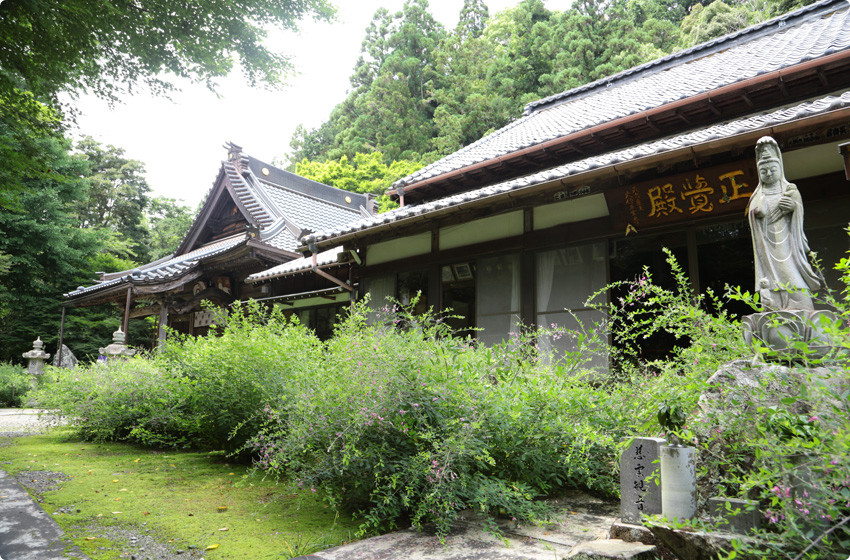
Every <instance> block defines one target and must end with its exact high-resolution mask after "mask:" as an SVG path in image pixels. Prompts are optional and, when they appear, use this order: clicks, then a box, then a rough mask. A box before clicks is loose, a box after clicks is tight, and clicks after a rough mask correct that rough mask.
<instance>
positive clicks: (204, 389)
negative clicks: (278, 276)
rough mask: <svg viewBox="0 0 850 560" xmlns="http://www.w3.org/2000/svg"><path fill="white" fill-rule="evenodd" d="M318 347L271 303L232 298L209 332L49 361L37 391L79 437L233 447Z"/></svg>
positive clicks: (303, 371)
mask: <svg viewBox="0 0 850 560" xmlns="http://www.w3.org/2000/svg"><path fill="white" fill-rule="evenodd" d="M319 348H320V342H319V341H318V339H317V338H316V337H315V335H314V334H313V333H312V332H310V331H309V330H308V329H306V328H304V327H302V326H301V325H299V324H298V323H297V321H294V322H290V321H287V320H286V319H285V318H284V317H283V315H282V313H281V312H280V310H268V309H265V308H262V307H259V306H257V305H253V304H251V305H244V306H235V307H234V309H233V311H232V312H231V313H230V314H229V316H228V320H227V324H226V326H224V327H221V328H219V329H218V330H216V331H214V332H213V333H212V334H211V336H208V337H198V338H194V337H180V336H176V335H175V336H172V337H171V338H170V340H169V341H168V342H167V343H166V345H165V347H164V348H163V350H162V352H161V353H158V354H156V355H153V356H138V357H134V358H131V359H129V360H119V361H113V362H109V363H102V362H96V363H93V364H91V365H88V366H82V367H78V368H77V369H74V370H58V372H57V375H59V379H58V383H56V384H50V386H48V387H45V388H44V389H43V390H42V391H41V392H40V397H39V398H40V399H41V402H42V404H43V406H45V407H51V408H57V409H59V410H60V411H61V412H62V414H64V415H65V416H67V417H69V418H70V419H71V420H72V423H73V425H75V426H76V427H77V429H78V430H79V432H80V435H81V436H83V437H84V438H86V439H90V440H94V441H106V440H127V441H135V442H138V443H142V444H146V445H183V446H195V447H205V448H211V449H223V450H226V451H233V450H236V449H239V448H241V447H242V445H243V443H244V441H245V440H246V439H247V438H248V437H249V436H252V435H253V434H254V433H256V431H257V430H258V429H259V425H260V423H261V422H262V412H263V409H264V407H266V406H267V405H269V404H270V403H272V402H281V401H283V402H285V401H286V400H287V397H286V395H287V394H288V392H291V391H292V390H293V387H297V386H299V385H300V383H301V378H303V377H309V375H310V372H311V371H312V370H313V369H314V368H315V367H316V366H315V365H314V362H315V360H317V359H318V357H319V356H320V355H321V352H320V351H319V352H317V351H316V350H317V349H319Z"/></svg>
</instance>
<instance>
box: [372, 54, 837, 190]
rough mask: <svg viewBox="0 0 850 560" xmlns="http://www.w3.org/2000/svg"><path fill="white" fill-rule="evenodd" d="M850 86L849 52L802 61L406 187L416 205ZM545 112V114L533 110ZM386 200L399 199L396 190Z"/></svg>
mask: <svg viewBox="0 0 850 560" xmlns="http://www.w3.org/2000/svg"><path fill="white" fill-rule="evenodd" d="M848 85H850V50H845V51H841V52H838V53H834V54H832V55H828V56H824V57H820V58H817V59H814V60H810V61H806V62H803V63H800V64H797V65H794V66H790V67H788V68H784V69H782V70H777V71H774V72H769V73H765V74H762V75H760V76H756V77H754V78H750V79H748V80H743V81H740V82H737V83H735V84H731V85H728V86H725V87H721V88H717V89H715V90H713V91H711V92H705V93H701V94H699V95H695V96H692V97H689V98H686V99H681V100H678V101H675V102H672V103H667V104H664V105H661V106H659V107H655V108H653V109H649V110H646V111H641V112H638V113H634V114H631V115H628V116H625V117H622V118H619V119H614V120H612V121H608V122H605V123H602V124H599V125H597V126H594V127H590V128H587V129H584V130H580V131H577V132H574V133H572V134H567V135H565V136H562V137H560V138H556V139H553V140H550V141H548V142H543V143H541V144H538V145H536V146H531V147H529V148H525V149H523V150H518V151H516V152H513V153H510V154H506V155H504V156H500V157H497V158H493V159H490V160H487V161H483V162H480V163H476V164H473V165H470V166H467V167H464V168H461V169H457V170H454V171H450V172H448V173H443V174H441V175H437V176H435V177H430V178H428V179H424V180H422V181H419V182H416V183H412V184H410V185H405V187H404V191H405V201H406V202H407V203H416V202H419V201H422V200H425V199H428V200H430V199H434V198H440V197H442V196H446V195H448V194H454V193H457V192H462V191H464V190H469V189H472V188H475V187H478V186H481V185H482V184H487V183H493V182H497V181H498V182H501V181H505V180H508V179H513V178H516V177H521V176H523V175H527V174H528V173H530V172H532V171H536V170H538V169H541V168H547V167H554V166H557V165H562V164H565V163H569V162H570V161H575V160H577V159H581V158H584V157H587V156H590V155H594V154H599V153H604V152H608V151H611V150H614V149H620V148H625V147H628V146H632V145H636V144H641V143H643V142H647V141H649V140H653V139H657V138H660V137H663V136H667V135H672V134H677V133H681V132H684V131H687V130H690V129H693V128H699V127H702V126H707V125H710V124H714V123H717V122H721V121H723V120H728V119H732V118H735V117H740V116H742V115H745V114H748V113H753V112H757V111H761V110H766V109H770V108H774V107H777V106H780V105H784V104H786V103H791V102H795V101H799V100H804V99H807V98H809V97H812V96H814V95H819V94H823V93H825V91H835V90H838V89H841V88H844V87H847V86H848ZM538 110H541V111H542V110H545V109H538ZM386 194H388V195H390V196H391V197H394V198H395V199H398V196H397V194H396V191H395V189H390V190H388V191H387V193H386Z"/></svg>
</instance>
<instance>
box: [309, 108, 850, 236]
mask: <svg viewBox="0 0 850 560" xmlns="http://www.w3.org/2000/svg"><path fill="white" fill-rule="evenodd" d="M847 107H850V91H845V92H839V93H836V94H835V95H831V96H827V97H823V98H819V99H815V100H809V101H806V102H803V103H798V104H794V105H791V106H788V107H783V108H780V109H776V110H773V111H769V112H763V113H758V114H755V115H750V116H748V117H745V118H741V119H735V120H731V121H727V122H724V123H720V124H716V125H712V126H708V127H704V128H699V129H696V130H693V131H690V132H687V133H684V134H678V135H674V136H669V137H667V138H662V139H659V140H654V141H651V142H646V143H644V144H639V145H637V146H632V147H629V148H624V149H621V150H615V151H612V152H608V153H605V154H600V155H596V156H592V157H588V158H585V159H582V160H578V161H574V162H570V163H567V164H565V165H561V166H558V167H553V168H551V169H547V170H544V171H540V172H537V173H533V174H531V175H527V176H525V177H520V178H518V179H512V180H510V181H505V182H502V183H498V184H495V185H491V186H487V187H484V188H480V189H476V190H471V191H467V192H463V193H460V194H456V195H453V196H448V197H445V198H441V199H438V200H434V201H431V202H427V203H423V204H415V205H410V206H405V207H403V208H397V209H395V210H392V211H390V212H385V213H383V214H378V215H376V216H373V217H371V218H367V219H362V220H358V221H356V222H352V223H350V224H346V225H345V226H343V227H338V228H333V229H328V230H325V231H320V232H316V233H315V234H313V235H310V236H306V237H305V238H304V239H302V243H303V244H304V245H306V244H307V243H309V242H310V241H316V242H323V241H329V240H332V239H333V238H335V237H340V236H343V235H347V234H351V233H355V232H359V231H363V230H366V229H370V228H380V227H381V226H382V225H385V224H394V223H397V222H401V221H403V220H406V219H410V218H414V217H417V216H423V215H425V214H429V213H431V212H435V211H437V210H441V209H443V208H448V207H451V206H460V205H462V204H465V203H469V202H475V201H480V200H482V199H485V198H488V197H491V196H497V195H500V194H504V193H508V192H515V191H519V190H521V189H524V188H527V187H531V186H534V185H539V184H543V183H546V182H549V181H554V180H557V179H561V178H567V177H570V176H573V175H577V174H579V173H583V172H587V171H591V170H593V169H598V168H601V167H606V166H609V165H615V164H621V163H625V162H629V161H634V160H639V159H641V158H645V157H650V156H656V155H660V154H664V153H668V152H673V151H676V150H680V149H682V148H688V147H694V146H698V145H700V144H704V143H708V142H712V141H716V140H720V139H727V138H730V137H733V136H736V135H741V134H746V133H751V132H755V131H759V130H763V129H765V128H768V127H771V126H778V125H781V124H784V123H788V122H792V121H795V120H798V119H802V118H806V117H811V116H815V115H820V114H823V113H826V112H829V111H834V110H836V109H844V108H847Z"/></svg>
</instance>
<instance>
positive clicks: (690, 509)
mask: <svg viewBox="0 0 850 560" xmlns="http://www.w3.org/2000/svg"><path fill="white" fill-rule="evenodd" d="M661 513H662V514H663V515H664V517H666V518H667V519H670V520H674V519H678V520H680V521H684V520H686V519H693V518H694V517H695V516H696V513H697V472H696V449H694V448H693V447H678V446H675V447H674V446H666V445H665V446H662V447H661Z"/></svg>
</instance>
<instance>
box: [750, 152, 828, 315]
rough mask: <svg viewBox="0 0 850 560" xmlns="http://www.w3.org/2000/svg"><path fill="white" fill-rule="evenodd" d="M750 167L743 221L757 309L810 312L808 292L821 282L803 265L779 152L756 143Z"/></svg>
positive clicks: (803, 243)
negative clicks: (753, 171) (753, 182)
mask: <svg viewBox="0 0 850 560" xmlns="http://www.w3.org/2000/svg"><path fill="white" fill-rule="evenodd" d="M756 165H757V167H758V173H759V184H758V186H757V187H756V189H755V191H753V195H752V197H750V202H749V205H748V206H747V219H748V221H749V223H750V231H751V232H752V236H753V256H754V258H755V268H756V282H755V284H756V291H757V292H758V293H759V295H760V299H761V301H762V305H763V310H764V311H781V310H811V309H814V306H813V305H812V296H811V292H812V291H814V290H817V289H819V288H821V287H822V286H823V279H822V278H821V277H820V275H818V274H817V273H816V272H815V271H814V270H813V269H812V266H811V265H810V264H809V260H808V253H809V242H808V240H807V239H806V234H805V233H804V232H803V201H802V199H801V198H800V192H799V191H798V190H797V187H796V186H795V185H794V184H792V183H789V182H788V181H787V180H786V179H785V171H784V168H783V165H782V152H780V151H779V145H778V144H777V143H776V140H774V139H773V138H771V137H770V136H765V137H763V138H761V139H760V140H759V141H758V142H757V143H756Z"/></svg>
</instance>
